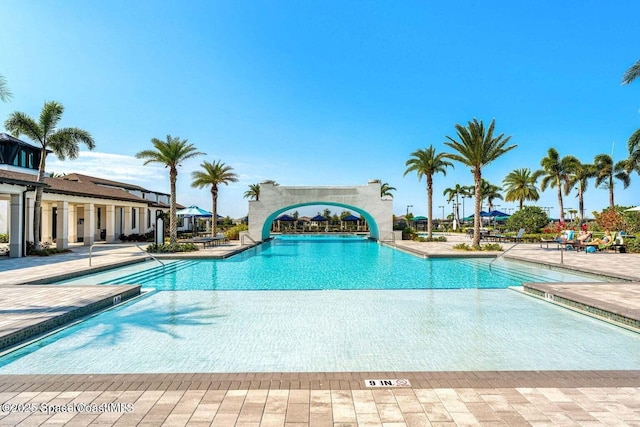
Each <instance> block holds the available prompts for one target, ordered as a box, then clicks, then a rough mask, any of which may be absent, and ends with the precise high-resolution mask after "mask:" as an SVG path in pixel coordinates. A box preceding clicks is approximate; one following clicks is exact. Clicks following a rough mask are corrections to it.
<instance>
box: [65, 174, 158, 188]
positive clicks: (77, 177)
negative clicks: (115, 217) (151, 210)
mask: <svg viewBox="0 0 640 427" xmlns="http://www.w3.org/2000/svg"><path fill="white" fill-rule="evenodd" d="M59 178H60V179H66V180H68V181H76V182H84V183H92V184H96V185H106V186H110V187H119V188H124V189H125V190H137V191H144V192H147V193H148V192H149V190H147V189H145V188H142V187H140V186H138V185H133V184H127V183H126V182H118V181H111V180H109V179H104V178H98V177H95V176H89V175H83V174H80V173H70V174H67V175H63V176H61V177H59Z"/></svg>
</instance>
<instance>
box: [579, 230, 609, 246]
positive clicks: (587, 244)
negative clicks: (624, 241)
mask: <svg viewBox="0 0 640 427" xmlns="http://www.w3.org/2000/svg"><path fill="white" fill-rule="evenodd" d="M598 240H599V239H598ZM615 242H616V232H615V231H614V232H612V233H611V239H609V241H608V242H607V243H599V242H594V241H592V242H587V243H585V244H584V247H585V248H589V247H593V248H596V250H598V251H604V250H607V249H610V248H611V247H612V246H613V244H614V243H615Z"/></svg>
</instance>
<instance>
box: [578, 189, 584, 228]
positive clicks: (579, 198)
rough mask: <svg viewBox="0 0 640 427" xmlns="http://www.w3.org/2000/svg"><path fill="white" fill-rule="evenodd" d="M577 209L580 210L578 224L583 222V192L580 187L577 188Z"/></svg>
mask: <svg viewBox="0 0 640 427" xmlns="http://www.w3.org/2000/svg"><path fill="white" fill-rule="evenodd" d="M578 210H579V211H580V225H582V223H583V222H584V194H583V192H582V188H578Z"/></svg>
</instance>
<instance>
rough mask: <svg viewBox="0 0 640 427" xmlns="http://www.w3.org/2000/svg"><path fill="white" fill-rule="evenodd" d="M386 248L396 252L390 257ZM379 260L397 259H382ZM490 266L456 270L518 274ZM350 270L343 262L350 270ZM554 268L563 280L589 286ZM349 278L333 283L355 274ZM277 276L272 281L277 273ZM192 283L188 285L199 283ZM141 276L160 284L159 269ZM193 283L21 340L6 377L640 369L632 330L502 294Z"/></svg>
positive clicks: (300, 248) (301, 248)
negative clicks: (231, 286)
mask: <svg viewBox="0 0 640 427" xmlns="http://www.w3.org/2000/svg"><path fill="white" fill-rule="evenodd" d="M333 243H336V244H338V245H342V246H348V247H349V248H348V250H347V252H348V253H351V254H352V255H353V254H354V253H358V251H360V250H361V248H359V247H357V246H353V245H358V244H362V245H370V243H367V242H359V243H352V242H344V243H341V244H340V243H337V242H323V243H321V244H319V246H320V248H318V247H316V248H312V249H311V250H312V251H313V253H315V254H317V252H316V251H318V250H321V251H325V252H326V253H327V256H328V254H329V253H332V252H333V251H334V249H329V247H330V246H332V245H333ZM305 245H306V243H305V242H295V241H290V240H284V241H282V242H278V241H276V242H273V243H272V244H271V245H269V246H264V247H263V248H262V249H258V250H256V251H255V252H254V253H247V254H245V255H242V256H241V257H234V259H230V260H225V261H220V262H219V263H218V267H216V276H215V277H216V278H218V277H220V276H219V275H218V273H219V272H220V268H221V267H220V265H225V266H226V267H225V268H229V269H231V270H230V273H228V275H233V274H232V273H231V272H234V271H235V276H236V277H237V278H238V280H239V281H244V280H247V277H253V276H247V275H246V274H244V273H242V270H243V269H245V268H247V265H248V264H247V263H251V262H256V261H255V260H253V258H262V259H263V260H273V259H282V260H291V259H292V258H296V257H298V256H299V255H295V256H294V255H291V254H292V253H293V254H301V253H304V252H305V251H306V250H307V249H305ZM373 245H375V247H377V249H376V250H377V251H379V253H382V254H383V261H381V264H383V265H386V267H384V268H387V269H390V268H391V267H390V266H389V265H387V264H389V263H391V264H393V263H397V264H404V262H405V261H406V259H405V257H408V258H409V259H410V260H411V261H408V262H410V264H407V265H408V266H410V267H407V265H403V268H401V269H400V270H412V269H414V268H415V265H419V264H429V265H432V264H435V265H437V266H438V267H437V268H442V265H446V264H445V263H444V262H443V260H424V259H420V258H418V257H413V256H411V255H408V254H404V253H400V252H397V251H394V250H392V249H390V248H383V247H379V245H376V244H375V243H373ZM343 249H344V248H343ZM343 249H341V250H343ZM371 249H375V248H371ZM383 249H384V250H383ZM387 250H388V251H391V252H392V253H391V254H389V255H385V254H386V251H387ZM265 253H266V255H267V256H263V257H261V256H260V254H265ZM305 256H306V255H305ZM385 256H389V257H391V258H388V259H387V261H388V262H387V261H384V257H385ZM328 259H332V257H329V258H328ZM365 259H367V257H365ZM252 260H253V261H252ZM389 260H391V261H389ZM413 261H415V262H416V264H415V265H414V264H413V263H412V262H413ZM435 261H438V262H435ZM308 262H311V261H309V260H308ZM315 262H316V265H319V266H324V264H325V263H320V264H317V259H316V261H315ZM487 263H488V261H482V262H479V261H478V262H477V263H476V262H475V261H473V263H471V264H470V265H466V264H465V265H464V268H469V270H466V273H465V274H458V275H457V276H460V278H461V279H462V278H463V277H462V276H464V275H467V276H471V275H472V274H470V273H469V271H471V272H473V276H474V279H473V280H472V281H471V282H475V281H476V280H477V277H483V278H487V277H488V278H490V279H491V278H493V279H492V280H493V283H495V282H498V281H501V280H512V279H509V278H513V274H517V271H518V267H515V268H512V266H508V267H504V268H506V270H505V271H506V272H505V273H501V274H502V275H501V276H498V275H497V274H496V265H497V264H498V263H497V262H496V263H495V264H494V266H493V267H492V271H493V273H488V268H487ZM355 264H356V263H355V262H354V261H353V260H352V261H351V262H350V265H351V266H352V268H353V269H354V271H355V270H357V266H356V265H355ZM365 265H369V263H366V264H365ZM232 266H235V267H232ZM516 266H519V264H516ZM500 267H501V268H502V267H503V266H500ZM135 268H141V266H136V267H135ZM154 268H155V267H154ZM252 268H254V267H251V268H250V269H252ZM317 268H319V267H317ZM341 268H342V267H341ZM434 268H436V267H430V270H420V274H419V277H420V278H421V280H422V281H421V282H420V284H422V283H424V282H427V281H428V280H426V279H424V278H423V277H422V275H423V274H424V272H425V271H431V272H432V276H431V277H433V275H434V274H435V275H441V274H446V272H447V271H449V270H452V269H455V268H452V267H449V269H446V268H445V269H442V270H436V271H437V273H433V272H434ZM456 268H457V267H456ZM527 268H529V266H527ZM150 270H153V268H152V269H150ZM185 270H187V268H185V269H183V270H179V269H178V270H177V271H178V272H179V271H185ZM144 271H149V269H148V268H147V269H146V270H144ZM388 271H389V272H390V273H391V272H394V271H395V270H388ZM443 272H445V273H443ZM514 272H515V273H514ZM138 273H143V271H135V272H132V271H131V270H127V271H126V272H125V275H131V274H138ZM557 273H558V272H552V271H548V270H541V271H537V272H536V271H531V272H529V273H527V274H534V275H535V277H544V278H546V280H547V281H548V280H557V277H558V276H555V274H557ZM109 274H112V273H109ZM144 274H146V273H144ZM190 274H191V273H190ZM207 274H212V272H211V271H209V270H207ZM561 274H562V277H565V278H566V280H567V281H569V280H573V281H575V280H584V278H582V277H580V278H576V277H575V276H573V278H571V276H570V275H566V273H561ZM120 275H122V273H120ZM226 275H227V274H225V275H223V276H226ZM354 275H355V273H352V275H351V276H354ZM151 276H157V274H155V273H153V274H151ZM351 276H345V277H344V278H340V279H335V280H336V281H340V280H349V281H350V282H358V280H356V278H354V277H351ZM392 276H393V274H391V275H389V276H387V277H386V281H391V279H390V278H391V277H392ZM496 276H497V277H496ZM114 277H115V276H114ZM177 277H180V275H179V274H178V275H177ZM187 277H194V276H187ZM271 277H272V278H273V280H274V281H275V282H278V276H277V275H276V274H271ZM525 277H528V276H525ZM286 278H287V279H288V278H289V276H286ZM92 279H93V280H102V279H104V276H94V277H92ZM80 280H88V279H80ZM200 280H201V279H198V280H197V281H196V282H197V283H195V284H194V285H195V286H197V287H200V286H201V285H200V284H198V283H199V281H200ZM225 280H227V279H225ZM185 281H186V280H185ZM224 282H225V281H222V282H221V283H224ZM85 283H86V281H85ZM149 283H156V284H160V285H162V283H163V282H162V281H158V280H157V278H155V277H153V278H152V279H151V281H150V282H149ZM145 286H146V285H145ZM225 286H226V285H225ZM187 288H188V287H187V286H185V285H184V284H181V285H180V286H177V287H174V289H181V290H155V291H149V292H147V293H146V294H145V296H143V297H142V298H140V299H138V300H136V301H132V302H129V303H127V304H125V305H123V306H121V307H118V308H115V309H112V310H109V311H106V312H104V313H101V314H99V315H97V316H94V317H92V318H89V319H87V320H85V321H84V322H81V323H79V324H78V325H75V326H72V327H69V328H67V329H65V330H63V331H61V332H60V333H57V334H55V335H53V336H51V337H49V338H45V339H43V340H40V341H38V342H36V343H34V344H32V345H30V346H27V347H24V348H23V349H21V350H18V351H16V352H14V353H12V354H9V355H7V356H5V357H3V358H1V359H0V374H34V373H153V372H297V371H300V372H324V371H424V370H426V371H448V370H480V371H482V370H556V369H559V370H563V369H639V368H640V335H639V334H635V333H632V332H629V331H626V330H624V329H621V328H618V327H615V326H612V325H609V324H607V323H604V322H600V321H597V320H594V319H591V318H589V317H586V316H582V315H579V314H576V313H573V312H571V311H569V310H565V309H562V308H559V307H556V306H554V305H551V304H548V303H546V302H544V301H539V300H536V299H534V298H531V297H529V296H526V295H523V294H520V293H518V292H514V291H512V290H508V289H471V288H462V289H424V288H419V287H417V286H416V287H414V288H413V289H370V288H369V289H366V290H364V289H331V290H326V289H317V290H303V291H301V290H288V289H286V288H278V290H241V291H238V290H219V289H216V290H212V289H199V288H198V289H190V290H189V289H187ZM158 289H160V288H158Z"/></svg>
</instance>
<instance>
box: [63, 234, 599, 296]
mask: <svg viewBox="0 0 640 427" xmlns="http://www.w3.org/2000/svg"><path fill="white" fill-rule="evenodd" d="M490 262H491V259H487V258H475V259H474V258H466V259H454V258H448V259H438V258H430V259H423V258H420V257H417V256H415V255H411V254H407V253H404V252H401V251H398V250H395V249H392V248H390V247H387V246H383V245H380V244H378V243H376V242H374V241H370V240H367V239H363V238H355V237H351V238H348V237H342V238H326V237H324V238H318V237H306V238H299V237H298V238H295V237H291V238H287V237H279V238H276V239H274V240H271V241H269V242H267V243H265V244H263V245H261V246H258V247H257V248H254V249H251V250H249V251H246V252H243V253H241V254H239V255H236V256H234V257H232V258H230V259H226V260H180V261H174V262H171V263H169V264H167V266H166V267H165V268H163V267H162V266H161V265H159V264H158V263H156V262H147V263H144V264H142V265H134V266H128V267H125V268H121V269H116V270H111V271H108V272H105V273H100V274H96V275H93V276H89V277H87V276H84V277H82V278H78V279H74V280H69V281H66V282H63V283H66V284H70V283H78V284H96V283H100V284H131V283H135V284H141V285H143V286H144V287H151V288H154V289H157V290H172V291H182V290H322V289H345V290H346V289H349V290H358V289H362V290H366V289H461V288H462V289H468V288H473V289H476V288H477V289H485V288H507V287H509V286H520V285H521V284H522V283H523V282H557V281H563V282H568V281H595V280H596V279H595V278H593V277H587V276H577V275H576V274H573V273H568V272H564V271H557V270H550V269H541V268H539V267H537V266H534V265H529V264H524V263H517V262H512V261H511V262H510V261H505V260H498V261H496V262H494V263H493V264H492V265H491V268H489V263H490ZM600 280H602V279H600Z"/></svg>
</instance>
